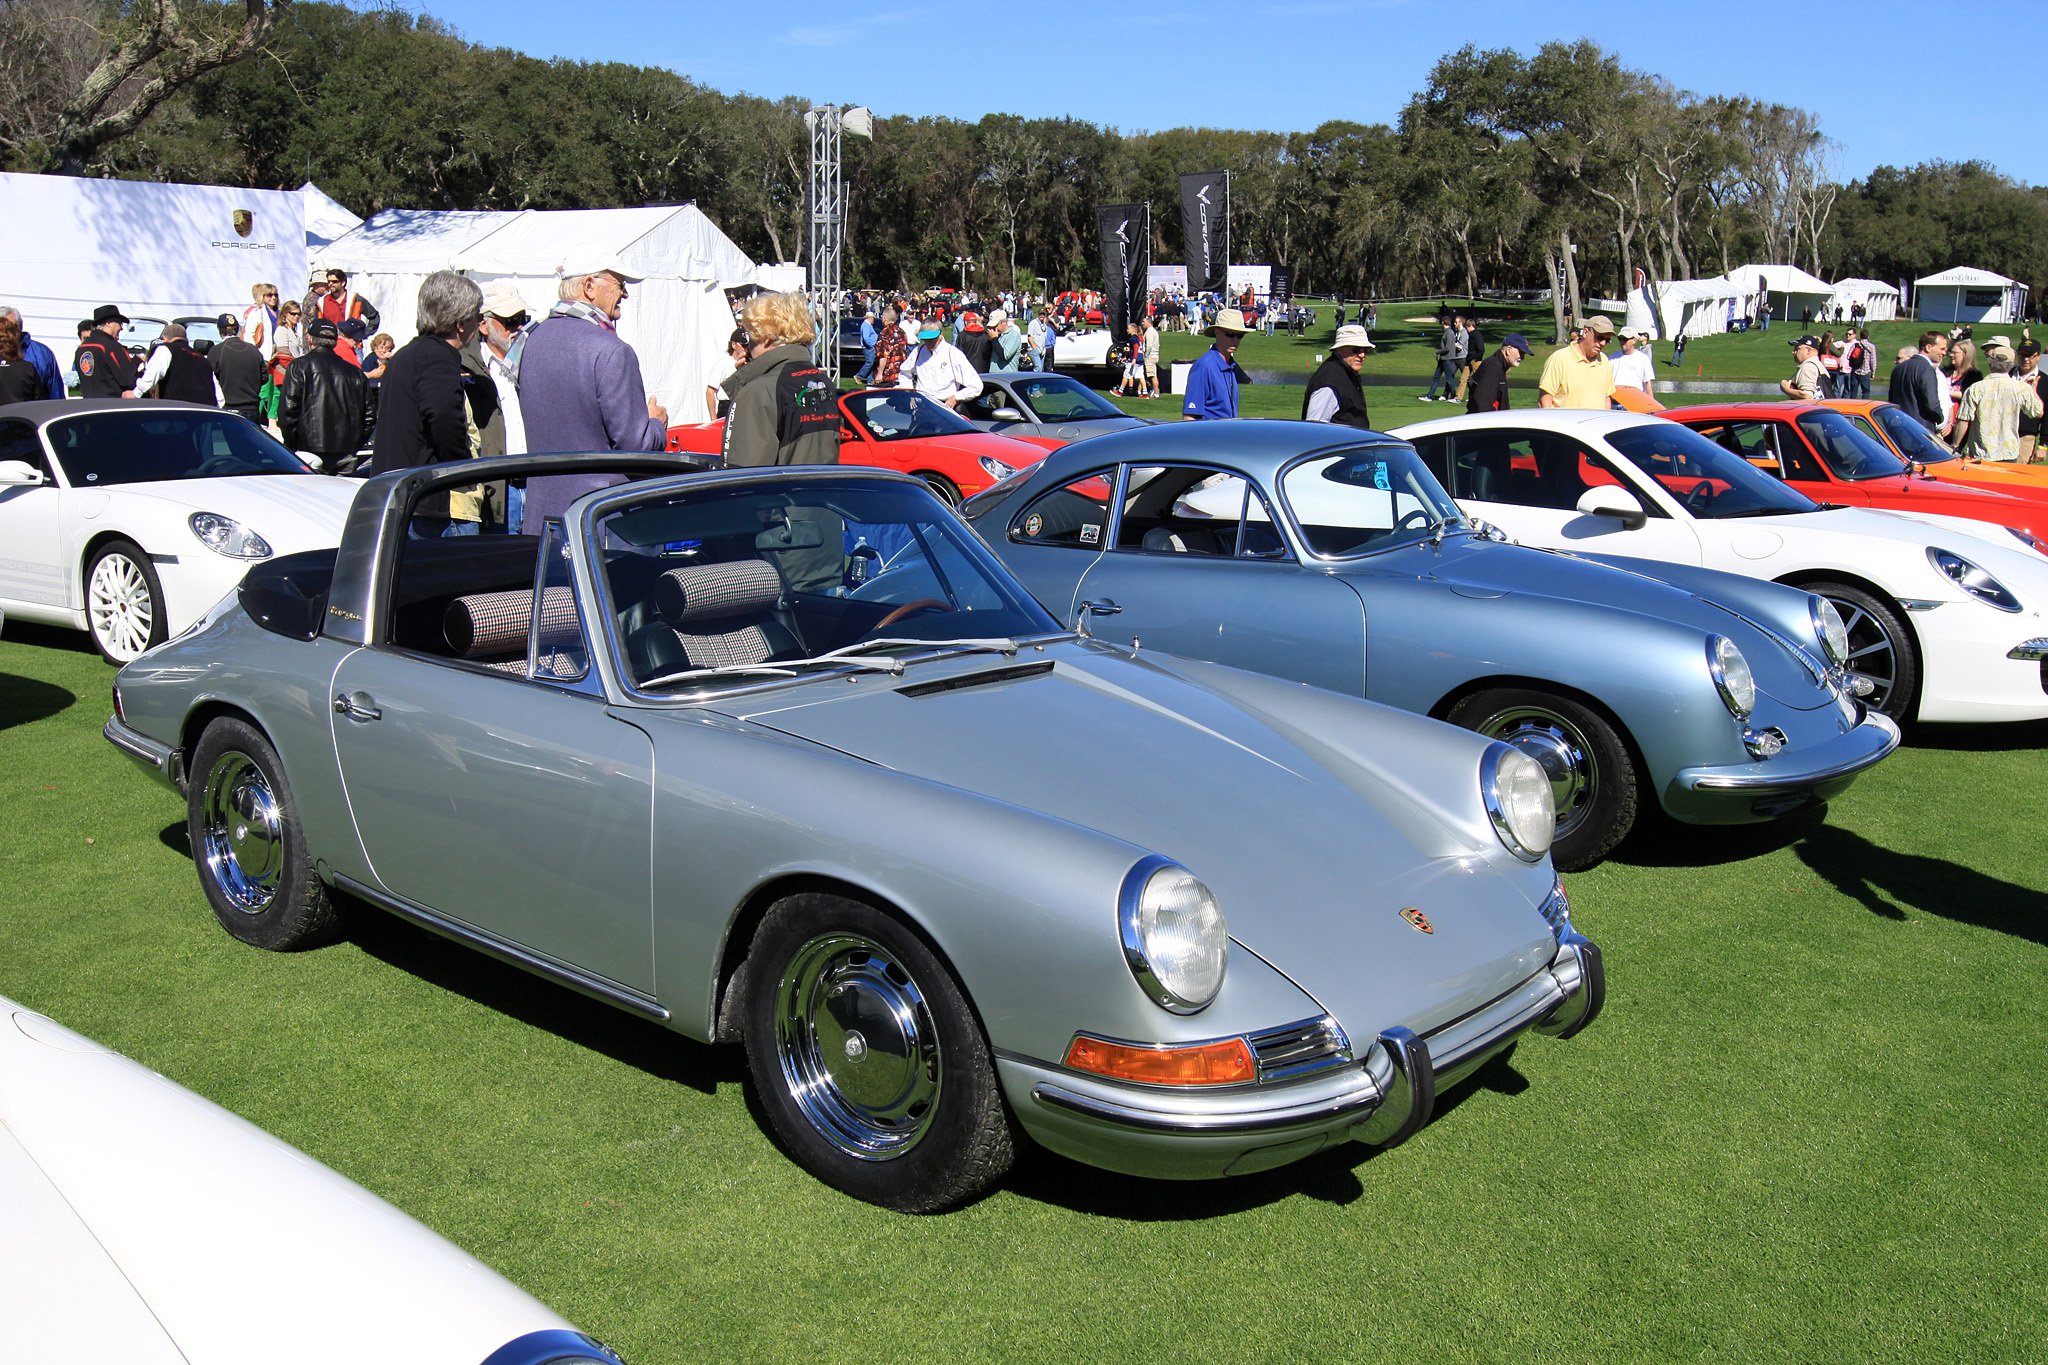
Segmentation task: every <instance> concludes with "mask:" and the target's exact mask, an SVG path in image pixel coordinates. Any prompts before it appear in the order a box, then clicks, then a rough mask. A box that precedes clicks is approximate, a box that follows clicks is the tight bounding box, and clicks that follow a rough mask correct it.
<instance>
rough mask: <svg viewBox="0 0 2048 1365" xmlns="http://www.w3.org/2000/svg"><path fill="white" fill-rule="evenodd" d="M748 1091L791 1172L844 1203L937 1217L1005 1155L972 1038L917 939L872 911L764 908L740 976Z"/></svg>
mask: <svg viewBox="0 0 2048 1365" xmlns="http://www.w3.org/2000/svg"><path fill="white" fill-rule="evenodd" d="M744 972H745V978H744V979H745V981H746V983H747V985H746V1000H745V1002H744V1004H743V1005H742V1007H741V1009H742V1023H741V1032H742V1034H743V1036H744V1039H745V1042H746V1046H747V1061H748V1065H749V1068H750V1069H751V1071H752V1073H753V1080H754V1086H755V1090H756V1093H757V1094H758V1095H759V1097H760V1102H761V1107H762V1109H763V1110H765V1111H766V1113H767V1115H768V1119H769V1122H770V1124H771V1125H772V1127H773V1129H774V1132H775V1136H776V1137H777V1138H778V1139H779V1140H780V1141H781V1144H782V1147H783V1149H784V1150H785V1151H786V1152H788V1153H789V1155H790V1156H791V1157H792V1158H794V1159H795V1161H796V1162H797V1164H798V1165H800V1166H802V1167H803V1168H804V1169H805V1170H807V1171H809V1172H810V1173H811V1174H812V1175H814V1176H816V1177H817V1178H818V1179H820V1180H822V1181H824V1182H825V1183H826V1184H828V1185H830V1186H832V1187H833V1188H834V1189H837V1190H841V1191H844V1192H845V1193H847V1194H850V1195H852V1196H854V1197H855V1198H856V1199H864V1200H866V1201H867V1202H868V1203H871V1204H879V1205H880V1206H881V1207H883V1208H886V1209H895V1210H897V1211H899V1212H903V1213H937V1212H939V1211H941V1210H944V1209H949V1208H953V1207H956V1206H958V1205H960V1204H963V1203H965V1202H967V1201H968V1200H971V1199H973V1198H974V1197H975V1196H977V1195H979V1194H981V1193H982V1192H983V1191H984V1190H986V1189H988V1188H989V1186H991V1185H993V1184H994V1183H995V1182H996V1181H998V1180H1000V1179H1001V1178H1002V1176H1003V1173H1004V1172H1006V1171H1008V1170H1009V1168H1010V1163H1011V1161H1012V1160H1013V1159H1014V1157H1015V1153H1016V1142H1015V1139H1014V1137H1013V1136H1012V1133H1011V1130H1010V1120H1009V1114H1008V1111H1007V1110H1006V1109H1005V1108H1004V1105H1003V1096H1002V1089H1001V1087H1000V1086H999V1085H998V1084H997V1082H996V1074H995V1065H994V1063H993V1062H992V1061H991V1060H990V1057H989V1049H988V1043H987V1041H986V1040H985V1039H984V1038H983V1037H982V1034H981V1026H980V1024H979V1023H978V1022H977V1021H976V1019H975V1017H974V1012H973V1010H972V1009H971V1008H970V1007H969V1005H968V1003H967V998H966V996H965V995H964V994H963V993H962V992H961V990H960V986H959V984H958V983H957V982H956V981H954V979H953V974H952V973H951V972H950V971H948V970H947V968H946V966H945V964H944V963H942V962H941V961H940V960H939V958H938V956H937V954H935V953H934V952H933V951H932V950H931V949H930V948H929V947H928V946H926V944H925V943H924V941H923V940H922V939H920V938H919V937H918V936H917V935H916V934H914V933H912V932H911V931H910V930H909V929H908V928H907V927H905V926H904V925H903V924H902V923H900V922H899V921H897V920H895V919H892V918H891V917H890V916H888V915H885V914H883V913H882V912H881V911H879V910H876V909H875V908H874V907H873V906H869V905H863V904H861V903H860V902H858V901H852V900H846V899H844V898H842V897H839V896H831V895H824V894H818V893H808V894H804V895H798V896H791V897H789V898H788V899H786V900H783V901H779V902H777V903H776V904H775V905H774V906H772V907H770V909H769V911H768V914H767V916H766V917H765V918H764V919H763V920H762V921H761V926H760V928H759V929H758V930H757V931H756V932H755V934H754V942H753V947H752V949H751V950H750V952H749V954H748V958H747V962H746V965H745V968H744Z"/></svg>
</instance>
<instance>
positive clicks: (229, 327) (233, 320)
mask: <svg viewBox="0 0 2048 1365" xmlns="http://www.w3.org/2000/svg"><path fill="white" fill-rule="evenodd" d="M214 321H215V322H216V323H218V324H219V325H220V329H221V331H223V332H239V331H241V330H242V320H241V319H240V318H238V317H236V316H235V315H234V314H233V313H222V314H221V315H220V316H219V317H217V318H215V319H214Z"/></svg>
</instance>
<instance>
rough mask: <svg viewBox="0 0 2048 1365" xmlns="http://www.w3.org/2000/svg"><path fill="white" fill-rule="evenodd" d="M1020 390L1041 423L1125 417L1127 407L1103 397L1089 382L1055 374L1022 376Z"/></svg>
mask: <svg viewBox="0 0 2048 1365" xmlns="http://www.w3.org/2000/svg"><path fill="white" fill-rule="evenodd" d="M1017 392H1018V394H1019V395H1020V396H1021V397H1022V398H1023V399H1024V401H1025V402H1027V403H1029V404H1030V405H1031V410H1032V411H1033V412H1035V413H1037V414H1038V420H1039V421H1041V422H1078V421H1084V420H1087V419H1089V418H1095V417H1122V416H1124V415H1125V414H1124V410H1123V409H1122V408H1119V407H1117V406H1116V405H1114V404H1113V403H1110V402H1109V401H1108V400H1106V399H1104V398H1102V397H1101V396H1100V395H1098V394H1097V393H1096V392H1095V391H1094V390H1093V389H1091V388H1089V387H1088V386H1087V385H1085V384H1082V383H1080V382H1078V381H1077V380H1072V379H1068V378H1065V377H1064V376H1059V375H1053V376H1048V377H1047V378H1044V379H1020V380H1018V381H1017Z"/></svg>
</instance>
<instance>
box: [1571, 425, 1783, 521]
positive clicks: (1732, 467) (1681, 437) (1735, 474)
mask: <svg viewBox="0 0 2048 1365" xmlns="http://www.w3.org/2000/svg"><path fill="white" fill-rule="evenodd" d="M1607 444H1609V445H1611V446H1613V447H1614V448H1615V449H1616V450H1618V451H1620V452H1621V453H1622V454H1623V455H1625V456H1627V457H1628V459H1629V461H1630V462H1631V463H1633V464H1634V465H1635V467H1636V468H1638V469H1640V470H1642V471H1643V472H1644V473H1645V474H1648V475H1649V476H1650V477H1651V478H1653V479H1655V480H1656V481H1657V482H1658V483H1660V484H1662V485H1664V489H1665V491H1666V492H1668V493H1669V494H1671V496H1672V497H1674V498H1676V499H1677V500H1678V501H1679V502H1681V503H1683V504H1684V505H1685V510H1686V511H1688V512H1690V513H1692V514H1693V515H1694V516H1696V517H1706V518H1718V517H1757V516H1775V515H1780V514H1783V513H1787V512H1813V511H1817V510H1819V506H1820V505H1819V504H1818V503H1816V502H1815V501H1814V500H1813V499H1812V498H1809V497H1807V496H1806V495H1805V494H1804V493H1801V492H1799V491H1798V490H1797V489H1794V488H1788V487H1786V486H1785V485H1784V484H1782V483H1780V482H1778V480H1776V479H1774V478H1772V477H1771V476H1770V475H1769V474H1766V473H1764V472H1763V471H1762V470H1761V469H1758V468H1757V467H1756V466H1755V465H1753V464H1751V463H1750V462H1749V461H1747V460H1745V459H1743V458H1742V457H1741V456H1740V455H1734V454H1731V453H1729V452H1728V451H1726V450H1723V449H1722V448H1721V447H1720V446H1717V445H1715V444H1714V443H1713V442H1712V441H1710V440H1708V439H1707V438H1706V437H1704V436H1702V435H1700V434H1699V433H1698V432H1697V431H1694V430H1693V429H1692V428H1691V427H1682V426H1680V425H1678V423H1676V422H1672V421H1668V420H1666V419H1664V418H1661V417H1660V418H1657V419H1655V420H1653V421H1647V422H1644V423H1642V424H1641V425H1639V426H1632V427H1623V428H1622V429H1621V430H1619V431H1610V432H1609V433H1607Z"/></svg>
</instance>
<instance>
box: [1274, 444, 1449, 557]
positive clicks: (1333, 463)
mask: <svg viewBox="0 0 2048 1365" xmlns="http://www.w3.org/2000/svg"><path fill="white" fill-rule="evenodd" d="M1280 491H1281V492H1282V494H1283V495H1284V496H1285V497H1286V500H1287V509H1288V511H1289V512H1290V513H1292V514H1293V517H1294V523H1295V525H1296V527H1298V528H1299V529H1300V531H1301V538H1302V541H1303V542H1304V543H1305V544H1307V546H1308V547H1309V549H1310V550H1312V551H1314V552H1315V553H1316V554H1318V555H1320V556H1322V557H1323V558H1325V559H1348V558H1351V557H1353V556H1355V555H1364V554H1375V553H1377V552H1379V551H1381V550H1390V549H1392V548H1394V547H1395V546H1397V545H1407V544H1410V543H1412V542H1414V541H1417V540H1422V539H1426V538H1427V537H1428V536H1430V535H1432V534H1433V533H1434V532H1435V531H1436V529H1437V528H1438V527H1439V526H1440V525H1461V524H1463V516H1462V514H1461V513H1460V512H1459V511H1458V504H1457V503H1455V502H1453V501H1451V495H1450V494H1449V493H1446V492H1445V491H1444V487H1443V485H1442V484H1440V483H1438V482H1437V481H1436V476H1435V475H1433V474H1431V473H1430V472H1429V470H1427V469H1426V468H1424V467H1423V464H1422V461H1421V459H1420V458H1418V457H1417V456H1416V454H1415V450H1414V447H1412V446H1407V445H1376V446H1371V447H1368V448H1366V449H1362V450H1347V451H1341V452H1339V453H1337V454H1334V455H1311V456H1309V457H1308V458H1307V459H1305V460H1302V461H1301V462H1300V463H1298V464H1295V465H1291V466H1289V468H1288V469H1287V471H1286V472H1285V473H1284V474H1282V475H1281V476H1280Z"/></svg>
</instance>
